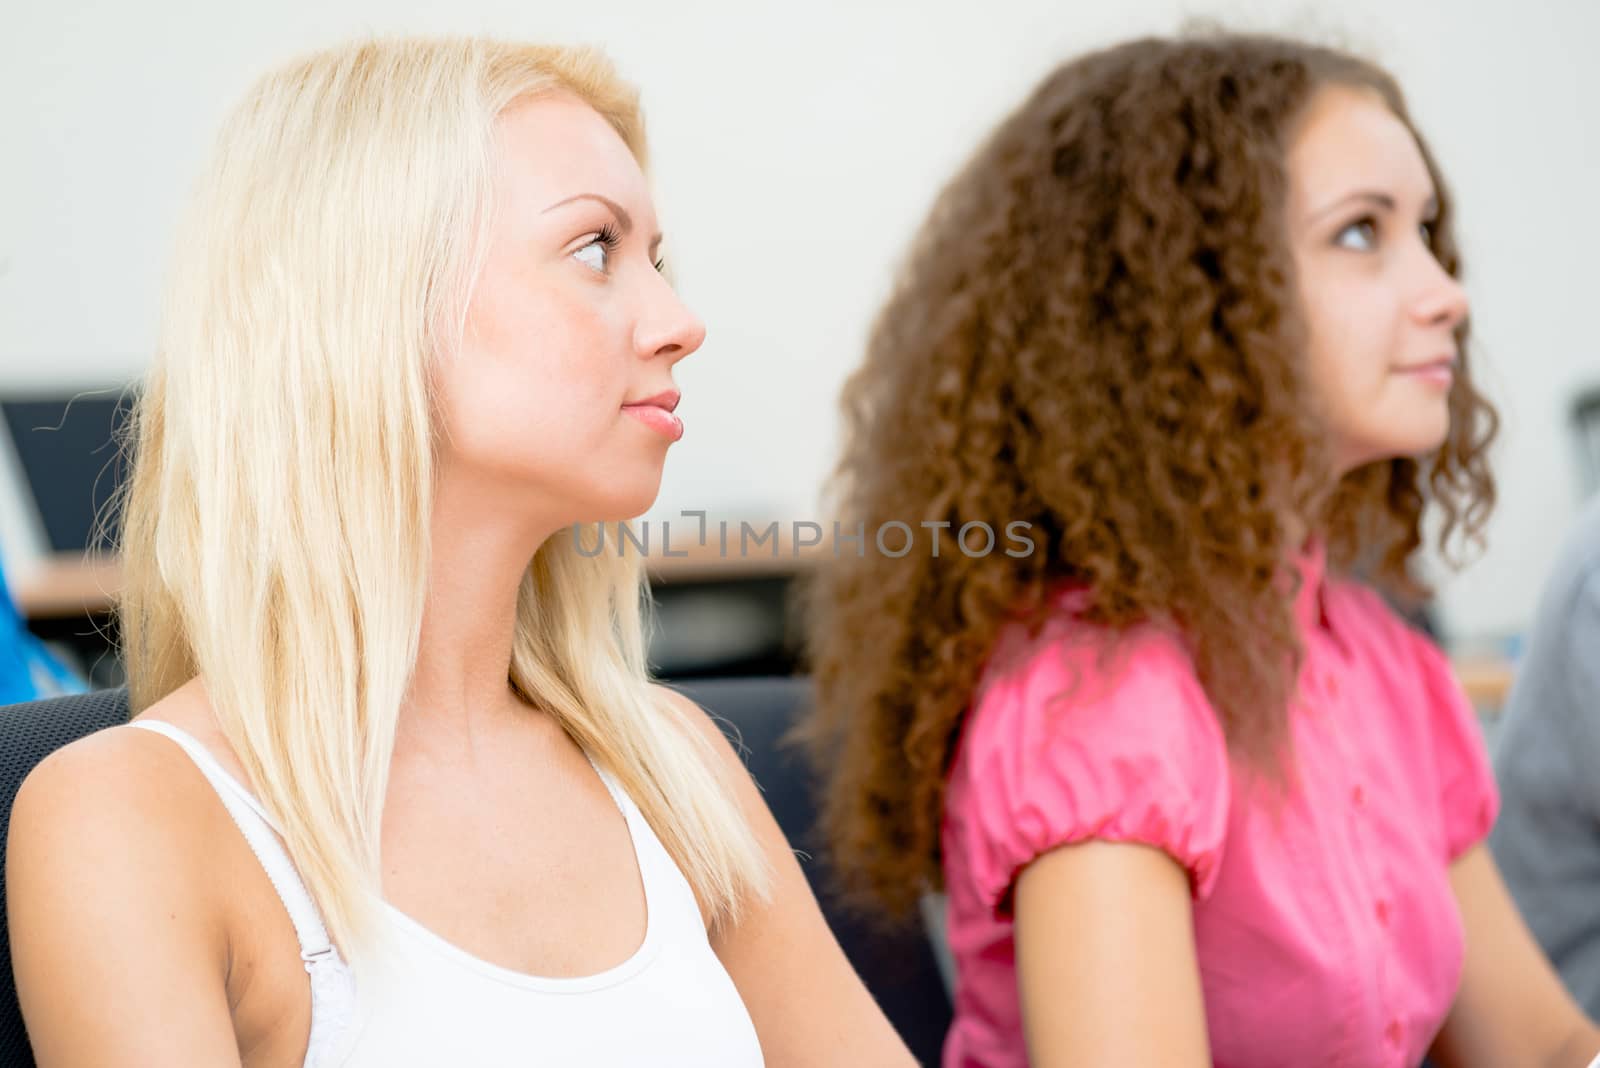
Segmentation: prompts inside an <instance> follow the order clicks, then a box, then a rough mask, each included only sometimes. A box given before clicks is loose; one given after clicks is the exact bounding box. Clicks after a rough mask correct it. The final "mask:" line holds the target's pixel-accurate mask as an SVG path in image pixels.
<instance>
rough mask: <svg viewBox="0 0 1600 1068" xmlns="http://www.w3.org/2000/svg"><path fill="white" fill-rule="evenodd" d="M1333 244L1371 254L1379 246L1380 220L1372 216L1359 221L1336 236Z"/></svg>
mask: <svg viewBox="0 0 1600 1068" xmlns="http://www.w3.org/2000/svg"><path fill="white" fill-rule="evenodd" d="M1333 243H1334V244H1335V245H1338V246H1339V247H1341V248H1348V249H1355V250H1356V251H1358V252H1371V251H1372V250H1373V249H1374V248H1376V247H1377V245H1378V220H1376V219H1374V218H1373V217H1372V216H1370V215H1368V216H1365V217H1363V218H1360V219H1357V220H1356V221H1355V222H1353V223H1351V224H1350V225H1349V226H1346V227H1345V228H1344V229H1343V230H1340V231H1339V232H1338V233H1337V234H1335V235H1334V238H1333Z"/></svg>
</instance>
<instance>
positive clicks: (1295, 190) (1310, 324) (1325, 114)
mask: <svg viewBox="0 0 1600 1068" xmlns="http://www.w3.org/2000/svg"><path fill="white" fill-rule="evenodd" d="M1288 177H1289V199H1288V208H1289V220H1288V224H1289V237H1290V245H1291V248H1292V251H1293V254H1294V260H1295V267H1296V270H1297V272H1298V275H1299V295H1300V300H1301V306H1302V309H1303V311H1304V314H1305V319H1306V326H1307V330H1308V334H1309V345H1310V352H1309V354H1308V360H1309V371H1310V379H1311V386H1312V389H1313V390H1314V392H1315V395H1316V397H1317V400H1318V403H1319V404H1320V405H1321V408H1322V416H1323V418H1324V419H1325V420H1326V424H1327V426H1328V428H1329V431H1330V433H1331V435H1332V446H1333V450H1334V457H1335V459H1336V462H1337V463H1338V465H1339V470H1340V471H1341V472H1343V471H1349V470H1352V469H1353V468H1356V467H1359V466H1361V465H1362V464H1366V463H1370V462H1372V461H1375V460H1382V459H1389V458H1393V457H1400V456H1414V455H1419V454H1422V453H1426V452H1428V451H1430V450H1432V449H1434V448H1436V447H1438V446H1439V444H1440V443H1441V442H1442V441H1443V440H1444V437H1445V434H1446V432H1447V431H1448V429H1449V425H1450V412H1449V403H1448V401H1449V394H1450V386H1451V382H1452V380H1453V377H1454V369H1455V365H1456V362H1457V342H1456V336H1455V331H1456V328H1457V327H1458V326H1459V325H1460V324H1461V323H1462V321H1463V320H1464V319H1465V318H1466V316H1467V298H1466V294H1465V293H1464V292H1463V291H1462V288H1461V286H1460V284H1459V283H1458V282H1457V281H1456V280H1455V279H1454V278H1452V277H1451V276H1450V275H1449V274H1448V273H1446V271H1445V270H1444V268H1443V267H1441V266H1440V265H1439V262H1438V260H1437V259H1435V258H1434V255H1433V252H1432V250H1431V248H1430V247H1429V243H1428V228H1429V226H1430V225H1431V224H1432V222H1433V221H1434V218H1435V216H1436V214H1437V208H1436V206H1435V191H1434V187H1433V180H1432V178H1431V177H1430V176H1429V173H1428V167H1427V164H1426V163H1425V162H1424V160H1423V157H1422V153H1421V151H1420V150H1419V149H1418V147H1417V143H1416V140H1415V139H1414V138H1413V137H1412V135H1411V132H1410V131H1409V130H1408V129H1407V128H1406V126H1405V124H1404V123H1402V122H1401V121H1400V120H1399V119H1398V118H1396V117H1395V115H1394V113H1393V112H1391V111H1390V110H1389V109H1388V108H1387V107H1386V106H1385V105H1384V103H1383V101H1382V99H1381V98H1380V97H1379V96H1378V95H1377V94H1376V93H1373V92H1370V91H1366V90H1359V89H1346V88H1327V89H1323V90H1321V91H1320V92H1319V93H1318V94H1317V95H1316V96H1315V97H1314V98H1313V100H1312V102H1311V103H1310V105H1309V106H1308V108H1307V110H1306V113H1305V115H1304V117H1303V118H1302V120H1301V123H1300V125H1299V128H1298V132H1297V134H1296V136H1295V138H1294V140H1293V142H1292V143H1291V145H1290V147H1289V153H1288Z"/></svg>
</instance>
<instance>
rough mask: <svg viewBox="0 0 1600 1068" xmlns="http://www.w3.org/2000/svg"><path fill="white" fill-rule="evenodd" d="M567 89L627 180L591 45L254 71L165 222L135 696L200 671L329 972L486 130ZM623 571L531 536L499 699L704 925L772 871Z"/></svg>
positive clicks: (378, 748)
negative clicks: (631, 806)
mask: <svg viewBox="0 0 1600 1068" xmlns="http://www.w3.org/2000/svg"><path fill="white" fill-rule="evenodd" d="M552 93H565V94H571V95H573V96H576V97H577V98H579V99H581V100H583V101H585V102H587V103H588V104H589V105H590V106H591V107H593V108H594V109H595V111H596V112H598V113H599V114H600V115H601V116H603V117H604V118H605V119H606V120H607V121H609V122H610V124H611V125H612V126H613V127H614V128H615V129H616V131H617V133H618V134H619V135H621V137H622V138H623V140H624V141H625V142H626V143H627V145H628V146H629V148H630V149H631V150H632V152H633V154H634V155H635V157H636V158H637V159H638V160H639V162H640V165H641V166H643V165H644V164H645V144H644V129H643V123H642V119H641V116H640V112H639V107H638V97H637V93H636V92H635V90H633V89H632V88H631V87H630V86H628V85H627V84H626V83H624V82H622V81H621V80H619V78H618V76H617V74H616V72H615V70H614V69H613V68H612V66H611V64H610V63H609V62H608V61H607V60H606V59H605V58H604V57H603V56H602V55H600V54H599V53H596V52H594V51H591V50H587V49H565V48H556V47H542V46H531V45H523V44H511V43H504V42H498V41H492V40H484V39H472V38H435V39H394V40H371V41H363V42H359V43H355V44H352V45H350V46H347V47H342V48H337V49H334V50H330V51H324V52H320V53H317V54H314V55H310V56H307V57H305V58H302V59H300V60H298V61H297V62H294V63H291V64H289V65H288V66H285V67H283V68H282V69H279V70H277V71H276V72H274V73H272V74H270V75H268V76H267V77H265V78H263V79H262V80H261V81H260V82H259V83H257V84H256V85H255V87H254V88H253V89H252V90H251V91H250V92H249V93H248V95H247V96H246V97H245V99H244V100H243V101H242V102H241V103H240V104H239V105H238V106H237V107H236V108H235V109H234V110H233V112H232V113H231V115H230V116H229V118H228V119H227V120H226V122H225V123H224V126H223V129H222V132H221V135H220V137H219V140H218V143H217V146H216V149H215V153H214V156H213V158H212V161H211V163H210V166H209V167H208V168H207V170H206V171H205V173H204V174H203V175H202V178H201V181H200V183H199V186H198V188H197V190H196V194H195V197H194V200H193V204H192V207H191V209H190V211H189V214H188V216H187V217H186V219H185V222H184V224H183V226H182V228H181V229H180V235H179V242H178V245H177V249H176V253H175V259H174V267H173V271H172V276H171V279H170V281H169V283H168V288H167V293H166V299H165V303H164V307H163V314H162V323H161V330H160V339H159V344H158V348H157V353H156V359H155V363H154V366H153V368H152V370H151V372H150V374H149V376H148V378H147V380H146V383H145V386H144V388H143V390H142V393H141V396H140V399H139V402H138V406H137V409H136V412H135V414H134V418H133V424H132V426H133V430H132V434H133V449H134V460H133V470H132V473H131V477H130V480H129V487H128V496H127V499H126V502H125V505H124V511H123V524H124V525H123V533H122V558H123V566H124V568H125V573H126V581H125V588H124V592H123V594H122V599H121V606H120V622H121V627H122V632H123V642H124V648H125V657H126V665H127V671H128V679H129V685H130V691H131V693H130V696H131V702H132V705H133V708H134V709H135V711H140V710H143V709H145V708H148V707H149V706H150V705H151V704H153V703H154V702H156V701H158V700H160V699H161V698H162V697H164V696H166V695H167V694H169V693H171V692H172V691H173V690H174V689H176V688H177V687H178V686H180V685H182V684H183V683H184V682H186V681H188V680H189V679H191V678H194V677H195V676H200V677H202V678H203V680H204V684H205V687H206V691H207V693H208V694H209V696H210V700H211V703H212V705H213V707H214V708H215V710H216V715H217V719H218V722H219V724H220V726H221V729H222V731H223V733H224V734H225V735H226V737H227V739H228V742H229V744H230V745H232V747H233V750H234V752H235V754H237V756H238V759H239V761H240V763H241V764H242V765H243V766H244V769H245V771H246V772H247V773H248V775H249V778H250V784H251V786H252V787H253V788H254V789H255V791H256V793H257V794H258V795H259V797H260V799H261V801H262V803H263V804H264V805H265V806H266V808H267V810H268V811H269V812H270V813H271V814H272V815H273V817H274V818H275V819H276V820H277V823H278V825H279V827H280V828H281V830H282V832H283V836H284V839H285V841H286V844H287V847H288V850H289V853H290V855H291V856H292V857H293V859H294V861H295V863H296V865H297V866H298V868H299V870H300V874H301V876H302V877H303V879H304V880H305V882H306V884H307V887H308V889H309V890H310V892H311V893H312V895H313V896H314V897H315V899H316V900H317V902H318V904H319V905H320V907H321V909H322V911H323V913H324V917H325V921H326V922H327V924H328V926H329V929H330V931H332V933H333V934H334V937H335V938H336V939H337V940H338V941H339V942H340V943H341V945H343V946H344V947H345V950H346V953H347V955H352V958H353V959H354V956H356V955H359V954H360V953H361V952H362V951H363V950H364V949H366V948H370V945H371V939H372V936H373V935H374V934H375V928H374V926H373V924H374V922H375V915H376V913H375V904H376V900H377V895H378V890H379V886H380V883H379V871H380V868H379V843H380V827H381V823H382V817H383V805H384V797H385V794H386V792H387V788H388V778H389V765H390V758H391V755H392V753H393V749H394V738H395V726H396V718H397V715H398V713H399V710H400V706H401V702H402V699H403V697H404V695H405V693H406V689H407V685H408V682H409V678H410V674H411V671H412V668H413V666H414V664H415V661H416V654H417V642H418V634H419V632H420V628H421V620H422V610H423V603H424V598H425V595H426V589H425V586H426V581H427V574H428V559H429V555H428V554H429V544H428V521H427V517H428V516H429V514H430V510H431V506H432V499H433V493H432V472H433V467H434V463H433V448H434V433H435V423H434V406H433V403H432V397H431V394H430V387H429V382H430V364H431V363H432V361H434V360H436V359H449V358H450V354H451V353H453V352H454V351H456V346H457V343H458V342H459V339H460V337H461V333H462V330H463V323H464V321H465V312H466V306H467V302H468V299H469V297H470V293H471V288H472V282H473V280H474V279H475V277H476V275H477V273H478V269H479V266H480V264H481V259H482V255H483V250H484V247H485V243H486V235H487V233H488V230H489V227H490V226H491V225H492V221H493V214H494V204H493V199H492V189H493V179H494V169H495V166H496V150H495V139H494V126H495V120H496V118H497V117H498V116H499V115H500V114H501V112H503V111H504V110H505V109H506V108H507V107H509V106H510V105H512V104H513V103H515V102H518V101H521V100H525V99H528V98H532V97H538V96H541V95H546V94H552ZM643 595H644V581H643V575H642V570H641V566H640V562H639V560H638V558H637V557H636V556H628V557H626V558H624V557H622V556H620V555H616V554H607V553H601V554H598V555H595V556H592V557H586V556H584V555H583V554H581V553H580V552H579V551H578V545H577V544H576V543H575V539H574V532H573V531H571V530H567V531H563V532H561V533H559V534H557V535H556V536H554V537H552V538H551V539H550V540H549V541H548V542H546V543H545V544H544V545H543V546H542V547H541V548H540V549H539V551H538V552H537V553H536V555H535V556H534V558H533V560H532V561H530V563H529V567H528V569H527V571H526V573H525V574H524V576H523V579H522V584H521V589H520V591H519V595H518V601H517V618H516V634H515V639H514V642H513V649H512V655H511V663H510V670H509V681H510V684H511V685H512V686H513V687H514V688H515V690H516V691H517V692H518V693H519V694H520V695H521V696H523V697H524V698H525V699H526V700H527V701H529V702H530V703H533V704H537V705H538V706H539V707H540V708H542V709H545V710H548V712H549V713H550V714H551V715H553V716H555V718H556V719H557V720H558V721H559V722H560V723H561V725H562V726H563V727H564V728H565V729H566V731H567V732H568V733H569V734H570V735H571V736H572V738H573V739H574V740H575V741H576V742H577V743H578V744H579V745H581V746H583V747H584V748H585V749H587V750H588V751H589V752H590V753H591V754H592V755H593V756H594V758H595V759H596V761H597V762H599V763H600V764H602V766H604V767H606V768H608V769H609V770H610V771H611V772H612V773H613V774H614V775H615V776H616V777H617V778H618V780H619V781H620V782H621V783H622V785H623V786H624V787H625V788H626V789H627V791H628V792H629V794H630V795H632V797H633V798H634V799H635V800H636V802H637V803H638V805H639V807H640V809H641V810H642V811H643V813H644V815H645V817H646V819H648V820H649V822H650V825H651V826H652V828H654V830H655V831H656V833H657V834H658V835H659V836H660V838H661V839H662V841H663V844H664V845H665V846H666V848H667V850H668V851H669V852H670V853H671V854H672V856H673V858H674V859H675V860H676V861H677V863H678V865H679V867H681V868H682V869H683V872H684V874H685V876H687V878H688V880H689V882H690V884H691V885H692V886H693V887H694V889H695V891H696V893H697V894H699V896H700V897H701V899H702V900H703V901H704V902H706V903H707V905H708V907H709V909H710V910H711V912H712V915H713V920H714V922H715V923H719V924H721V923H727V922H731V921H733V920H734V919H735V918H736V917H737V915H738V913H739V910H740V907H741V905H742V904H743V903H744V902H745V901H747V900H748V899H749V897H750V896H751V895H755V896H756V897H758V898H760V897H764V896H765V895H766V893H767V887H768V881H769V873H768V870H767V867H766V865H765V863H764V860H763V858H762V854H761V850H760V847H759V845H758V843H757V842H756V840H755V836H754V835H753V833H752V832H751V830H750V828H749V827H748V825H747V824H746V822H745V821H744V819H743V817H742V815H741V812H740V809H739V807H738V804H737V802H736V800H735V798H734V796H733V794H732V791H731V785H730V783H729V781H728V779H727V776H725V775H724V774H722V773H721V772H719V770H718V769H719V767H720V765H719V763H718V758H717V756H716V754H715V752H714V750H713V749H712V748H711V746H710V745H709V744H708V743H707V742H706V741H705V739H704V736H703V734H702V733H701V732H700V731H699V730H697V729H695V728H694V727H693V726H692V725H690V724H688V723H687V722H685V720H684V719H683V717H682V716H681V715H679V714H678V713H677V712H676V711H675V710H674V709H673V708H672V707H671V706H670V705H667V704H665V703H663V702H662V701H661V700H660V699H659V698H658V697H657V696H656V692H655V691H654V690H653V689H652V687H651V685H650V682H649V675H648V669H647V665H646V657H645V641H644V625H645V619H644V615H643V608H642V606H641V602H642V601H643Z"/></svg>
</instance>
